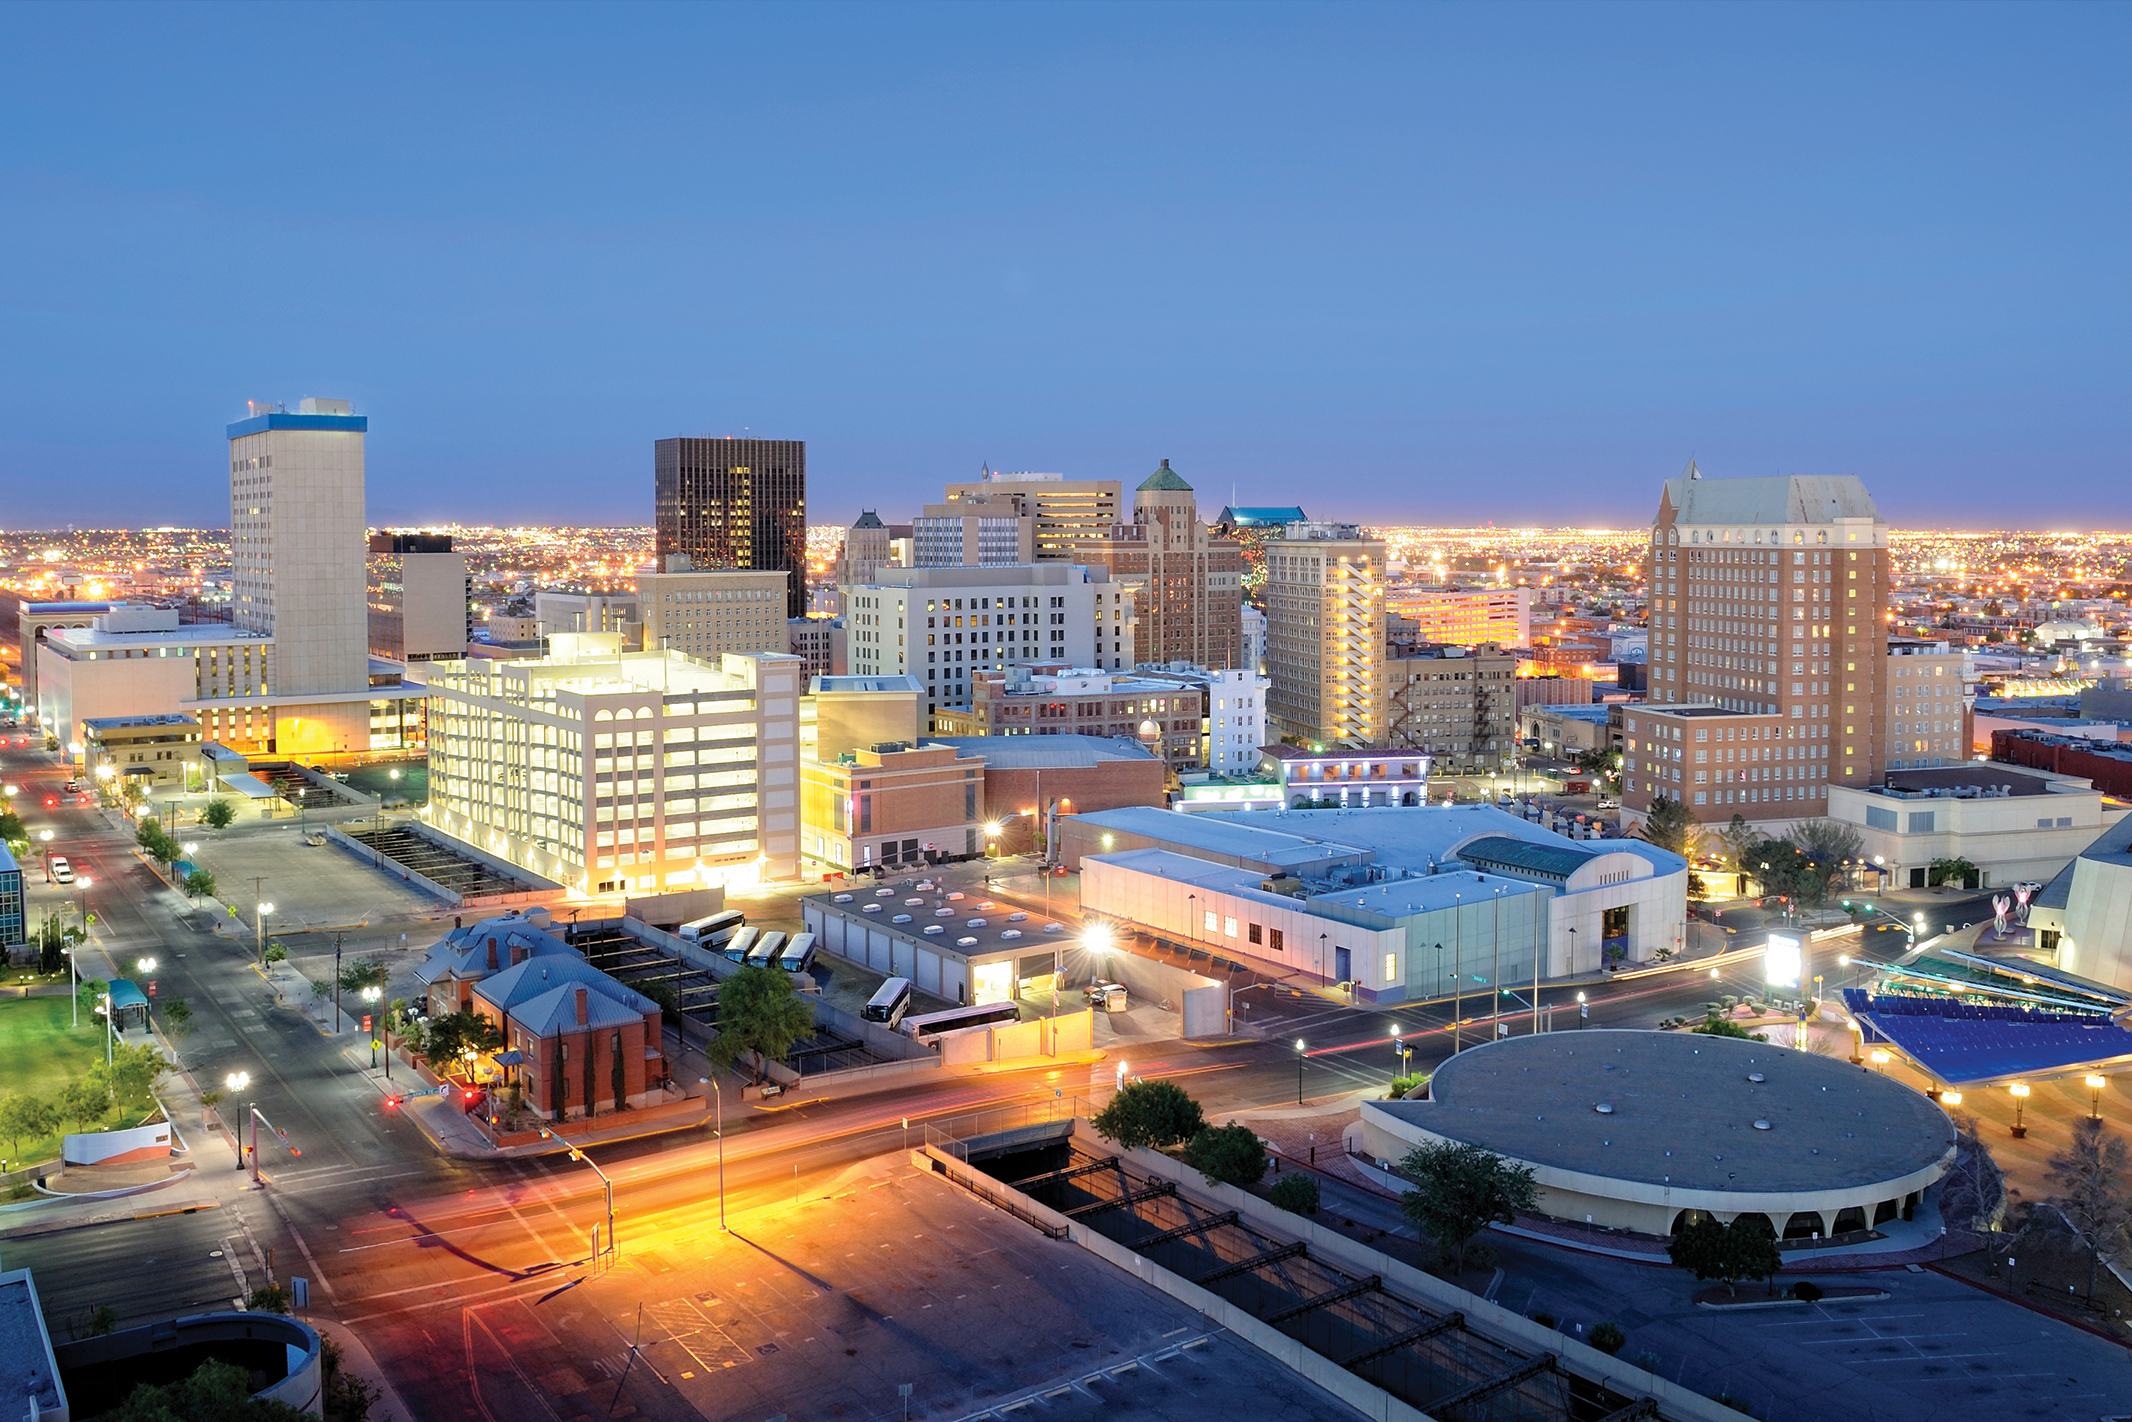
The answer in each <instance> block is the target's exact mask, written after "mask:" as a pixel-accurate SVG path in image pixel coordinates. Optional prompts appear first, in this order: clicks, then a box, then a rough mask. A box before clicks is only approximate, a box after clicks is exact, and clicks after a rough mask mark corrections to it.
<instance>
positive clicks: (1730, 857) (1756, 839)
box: [1711, 814, 1768, 874]
mask: <svg viewBox="0 0 2132 1422" xmlns="http://www.w3.org/2000/svg"><path fill="white" fill-rule="evenodd" d="M1711 838H1712V839H1713V840H1715V841H1716V844H1717V857H1718V860H1719V861H1720V862H1721V863H1723V864H1724V866H1725V867H1726V868H1727V869H1730V870H1731V871H1732V872H1733V873H1735V874H1743V873H1746V872H1747V871H1748V870H1750V869H1753V868H1754V867H1756V865H1757V864H1758V863H1759V861H1758V860H1757V859H1756V858H1755V851H1756V850H1757V849H1758V848H1760V847H1761V844H1762V842H1763V841H1764V840H1765V839H1767V838H1768V836H1767V835H1765V834H1763V833H1762V832H1761V831H1760V830H1758V829H1756V828H1755V827H1754V826H1753V825H1751V824H1749V823H1748V822H1747V817H1746V816H1745V815H1737V814H1736V815H1734V816H1733V817H1732V823H1731V824H1728V825H1726V826H1725V827H1724V828H1723V829H1721V830H1719V831H1718V832H1717V833H1716V834H1714V835H1712V836H1711Z"/></svg>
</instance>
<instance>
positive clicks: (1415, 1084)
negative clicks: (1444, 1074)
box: [1391, 1072, 1429, 1101]
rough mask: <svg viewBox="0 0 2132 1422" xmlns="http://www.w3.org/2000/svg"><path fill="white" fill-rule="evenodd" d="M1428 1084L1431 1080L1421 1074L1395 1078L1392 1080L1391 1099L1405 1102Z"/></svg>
mask: <svg viewBox="0 0 2132 1422" xmlns="http://www.w3.org/2000/svg"><path fill="white" fill-rule="evenodd" d="M1428 1084H1429V1078H1428V1077H1427V1076H1426V1075H1425V1074H1423V1073H1421V1072H1416V1073H1415V1074H1414V1075H1412V1076H1395V1077H1393V1078H1392V1090H1391V1099H1392V1100H1394V1101H1403V1100H1405V1099H1406V1098H1407V1097H1408V1096H1411V1095H1413V1094H1414V1093H1415V1092H1417V1091H1419V1090H1421V1089H1422V1088H1423V1087H1425V1086H1427V1085H1428Z"/></svg>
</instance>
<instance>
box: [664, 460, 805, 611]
mask: <svg viewBox="0 0 2132 1422" xmlns="http://www.w3.org/2000/svg"><path fill="white" fill-rule="evenodd" d="M653 466H654V470H655V481H654V483H655V490H656V499H655V503H654V508H653V517H654V521H655V524H656V527H655V529H654V536H655V539H656V542H655V551H656V552H657V554H658V556H659V557H661V558H665V557H667V556H669V555H670V554H675V553H682V554H686V555H687V556H688V559H689V561H690V563H691V564H692V565H693V566H695V567H697V568H749V569H753V570H754V571H756V572H759V573H789V574H791V578H790V580H789V581H788V582H787V584H786V587H785V616H787V617H805V616H806V615H807V442H806V441H805V440H798V439H732V438H726V439H716V438H711V437H708V436H705V437H702V438H689V437H681V438H676V439H662V440H659V441H658V442H657V443H656V444H655V445H654V447H653Z"/></svg>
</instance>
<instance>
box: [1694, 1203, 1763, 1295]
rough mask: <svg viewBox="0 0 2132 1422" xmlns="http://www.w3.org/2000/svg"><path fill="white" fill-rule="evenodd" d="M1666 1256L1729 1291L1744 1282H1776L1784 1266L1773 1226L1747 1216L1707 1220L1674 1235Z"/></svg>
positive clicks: (1699, 1221)
mask: <svg viewBox="0 0 2132 1422" xmlns="http://www.w3.org/2000/svg"><path fill="white" fill-rule="evenodd" d="M1666 1256H1667V1257H1668V1258H1670V1259H1671V1260H1672V1261H1673V1262H1674V1264H1676V1265H1678V1266H1679V1267H1680V1268H1683V1269H1686V1270H1687V1271H1688V1272H1689V1273H1691V1274H1693V1275H1695V1277H1696V1278H1698V1279H1716V1280H1717V1281H1718V1282H1720V1283H1722V1284H1724V1285H1725V1286H1726V1287H1727V1288H1728V1289H1729V1288H1734V1287H1735V1286H1737V1285H1738V1283H1739V1281H1740V1280H1742V1279H1772V1278H1775V1277H1776V1274H1777V1271H1778V1270H1779V1269H1781V1268H1783V1267H1784V1260H1783V1257H1782V1256H1781V1255H1779V1254H1778V1253H1777V1241H1776V1237H1775V1236H1774V1235H1773V1234H1772V1233H1771V1232H1770V1230H1769V1227H1768V1226H1767V1225H1766V1224H1764V1223H1761V1222H1759V1221H1756V1220H1750V1219H1747V1218H1745V1217H1742V1218H1740V1219H1736V1220H1734V1221H1733V1222H1732V1223H1731V1224H1719V1223H1718V1222H1717V1221H1716V1220H1715V1219H1712V1218H1709V1217H1707V1216H1706V1217H1704V1218H1702V1219H1699V1220H1697V1221H1696V1222H1695V1223H1693V1224H1691V1225H1689V1226H1688V1227H1687V1228H1686V1229H1683V1230H1682V1231H1681V1232H1680V1233H1678V1234H1676V1235H1674V1236H1673V1242H1672V1243H1671V1244H1669V1245H1667V1246H1666Z"/></svg>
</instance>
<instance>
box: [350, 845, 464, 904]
mask: <svg viewBox="0 0 2132 1422" xmlns="http://www.w3.org/2000/svg"><path fill="white" fill-rule="evenodd" d="M326 840H327V842H328V843H330V844H335V845H338V846H339V847H340V848H342V849H344V850H346V851H347V852H348V853H350V854H352V855H354V856H355V857H356V858H358V859H360V860H362V861H363V862H364V863H365V864H368V865H370V866H371V867H372V868H373V869H376V870H377V871H378V872H379V873H380V874H389V873H394V872H397V873H398V874H399V876H400V882H401V883H403V884H412V885H413V886H414V887H416V888H418V889H420V890H421V891H422V892H423V893H425V894H433V895H435V896H436V897H437V898H440V899H442V900H444V902H446V903H447V904H450V905H451V906H452V907H453V908H463V907H465V905H466V896H465V895H464V894H461V893H458V892H456V891H455V890H452V889H447V888H445V887H444V886H443V885H442V884H440V883H438V882H437V881H436V880H434V879H432V878H430V877H428V876H427V875H425V874H417V873H416V872H415V871H414V870H412V869H410V868H408V867H407V866H406V865H405V864H402V863H401V862H400V861H399V860H397V859H394V860H392V861H391V866H392V867H391V868H390V869H388V868H387V867H386V860H387V858H388V856H386V855H384V854H381V853H379V852H378V851H377V850H374V849H372V848H371V847H370V846H369V845H367V844H364V843H363V842H362V841H361V840H359V839H356V838H354V837H353V836H351V835H348V834H346V833H344V832H343V831H342V830H341V827H340V826H339V825H327V826H326Z"/></svg>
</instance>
